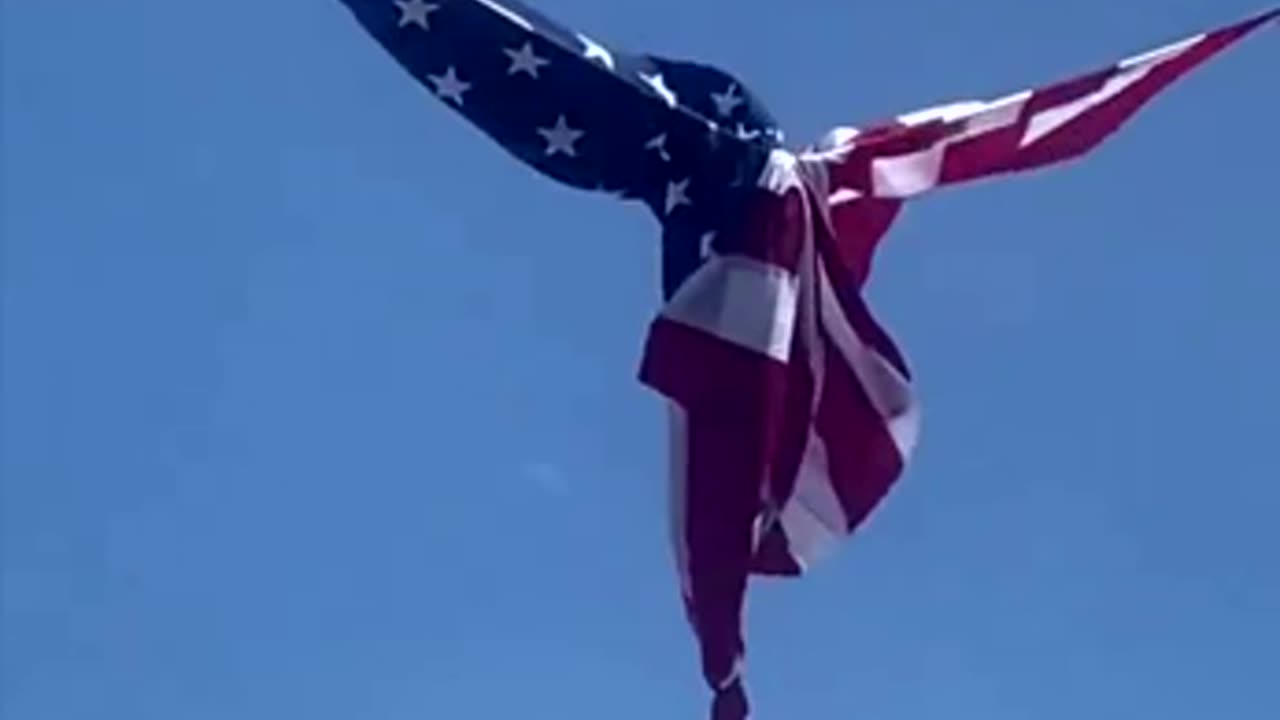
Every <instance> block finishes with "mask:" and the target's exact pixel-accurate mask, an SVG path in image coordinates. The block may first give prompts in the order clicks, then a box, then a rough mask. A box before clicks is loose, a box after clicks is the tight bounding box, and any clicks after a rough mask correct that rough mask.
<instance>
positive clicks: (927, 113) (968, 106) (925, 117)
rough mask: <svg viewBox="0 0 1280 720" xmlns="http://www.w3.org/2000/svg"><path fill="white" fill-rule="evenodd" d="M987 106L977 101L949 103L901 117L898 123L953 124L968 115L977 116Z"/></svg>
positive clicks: (914, 111)
mask: <svg viewBox="0 0 1280 720" xmlns="http://www.w3.org/2000/svg"><path fill="white" fill-rule="evenodd" d="M986 106H987V104H986V103H983V102H978V101H977V100H961V101H959V102H953V103H947V104H946V105H937V106H935V107H929V108H924V109H922V110H913V111H911V112H909V113H906V114H904V115H899V116H898V122H901V123H902V124H904V125H923V124H925V123H928V122H932V121H934V120H941V121H943V122H951V121H952V120H959V119H960V118H962V117H965V116H968V115H976V114H978V112H980V111H981V110H982V109H983V108H985V107H986Z"/></svg>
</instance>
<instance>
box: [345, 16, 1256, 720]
mask: <svg viewBox="0 0 1280 720" xmlns="http://www.w3.org/2000/svg"><path fill="white" fill-rule="evenodd" d="M343 2H344V4H346V5H347V7H348V8H349V9H350V10H351V11H352V13H353V14H354V15H355V18H356V19H357V20H358V21H359V23H360V25H361V26H363V27H364V29H365V30H366V31H367V32H368V33H369V34H370V35H371V36H372V37H373V38H374V39H376V41H377V42H378V43H379V44H381V45H382V47H383V48H385V50H386V51H387V52H388V53H389V54H390V55H391V57H392V58H394V59H395V60H396V61H397V62H398V63H399V64H400V65H401V66H402V67H403V69H404V70H406V71H408V73H409V74H410V75H412V76H413V77H414V78H415V79H416V80H417V81H418V82H419V83H421V84H422V85H423V86H424V87H425V88H426V89H427V90H429V91H430V92H431V93H433V94H434V95H436V96H437V97H438V98H439V99H440V100H441V101H442V102H443V103H445V104H446V105H447V106H449V107H451V108H453V109H454V110H455V111H457V112H458V113H460V114H461V115H462V117H464V118H465V119H466V120H467V121H469V122H470V123H471V124H473V125H474V126H475V127H476V128H478V129H479V130H480V131H482V132H483V133H484V134H486V135H487V136H489V137H490V138H491V139H492V140H493V141H495V142H496V143H497V144H498V145H499V146H501V147H502V148H504V149H505V150H506V151H507V152H509V153H510V154H512V155H514V156H515V157H516V158H518V159H519V160H521V161H522V162H524V163H525V164H527V165H528V166H530V167H532V168H535V169H536V170H537V171H539V172H540V173H542V174H544V175H546V176H549V177H550V178H552V179H554V180H556V181H559V182H561V183H564V184H567V185H570V186H572V187H576V188H581V189H583V190H587V191H595V192H600V193H603V194H607V195H613V196H615V197H616V198H618V199H620V200H623V201H628V202H639V203H642V204H643V205H645V206H647V208H648V209H649V210H650V211H651V212H652V214H653V215H654V216H655V218H656V220H657V222H658V224H659V226H660V228H661V233H662V289H663V298H664V304H663V306H662V308H661V310H660V312H659V313H658V314H657V316H656V318H655V319H654V321H653V323H652V325H651V326H650V328H649V334H648V338H647V341H646V343H645V350H644V356H643V358H642V361H641V365H640V373H639V376H640V379H641V380H642V382H644V383H645V384H646V385H648V386H649V387H651V388H653V389H654V390H655V391H656V392H658V393H659V394H660V395H661V396H663V397H664V398H665V399H666V401H667V405H668V407H669V414H670V444H671V447H670V480H671V540H672V547H673V552H674V557H675V564H676V567H677V572H678V577H679V586H680V591H681V596H682V598H683V602H684V607H685V611H686V614H687V617H688V620H689V623H690V625H691V626H692V628H693V630H694V632H695V634H696V635H697V638H698V643H699V647H700V650H701V666H702V672H703V675H704V676H705V679H706V682H707V683H708V685H709V686H710V688H711V690H712V693H713V701H712V709H711V716H712V718H713V719H714V720H743V719H744V718H746V717H747V716H748V714H749V709H748V702H747V696H746V693H745V690H744V684H743V675H742V673H743V660H744V657H745V647H744V642H743V631H742V613H743V601H744V597H745V593H746V587H747V583H748V580H749V578H750V577H751V576H753V575H768V576H798V575H801V574H803V573H804V571H805V570H806V569H807V568H809V567H811V566H812V565H813V564H814V562H815V561H817V560H818V559H819V558H820V557H821V556H822V555H823V554H824V553H825V552H827V551H828V550H829V549H831V548H832V546H833V545H835V544H836V543H837V542H838V541H839V540H841V539H842V538H844V537H847V536H848V535H850V534H852V533H853V532H854V530H855V529H856V528H858V527H859V525H860V524H861V523H862V521H863V520H864V519H865V518H866V517H867V516H868V515H869V514H870V513H871V512H872V510H873V509H874V508H875V507H876V505H877V504H878V503H879V502H880V500H881V499H882V498H883V497H884V496H885V495H886V493H887V492H888V491H889V489H890V488H891V486H892V485H893V484H894V483H895V481H896V480H897V479H898V477H899V476H900V475H901V473H902V472H903V468H904V466H905V464H906V462H907V460H908V459H909V458H910V456H911V454H912V450H913V448H914V447H915V445H916V440H917V437H918V435H919V430H920V410H919V407H918V405H917V402H916V400H915V397H914V395H913V393H912V385H911V374H910V371H909V369H908V366H907V363H906V361H905V360H904V358H903V355H902V353H901V352H900V351H899V350H898V348H897V347H896V346H895V344H894V342H893V341H892V339H891V338H890V337H889V335H888V333H886V332H885V330H884V329H883V328H882V327H881V326H880V325H879V323H877V322H876V319H875V318H874V316H873V315H872V313H871V311H870V309H869V308H868V307H867V305H866V303H865V301H864V299H863V295H862V290H863V285H864V284H865V282H866V281H867V277H868V274H869V272H870V268H871V264H872V258H873V255H874V252H875V249H876V246H877V244H878V243H879V241H880V239H881V238H882V237H884V235H885V234H886V232H887V231H888V230H889V227H890V226H891V225H892V223H893V221H894V219H895V218H896V217H897V215H898V213H899V212H900V210H901V209H902V206H903V204H904V202H905V201H907V200H908V199H911V198H916V197H919V196H921V195H924V194H926V193H928V192H929V191H931V190H934V189H937V188H942V187H945V186H950V185H957V184H960V183H963V182H967V181H970V180H977V179H981V178H988V177H992V176H997V175H1003V174H1008V173H1014V172H1019V171H1026V170H1032V169H1036V168H1041V167H1045V166H1048V165H1053V164H1056V163H1061V162H1063V161H1067V160H1071V159H1073V158H1076V157H1079V156H1081V155H1083V154H1085V153H1086V152H1088V151H1089V150H1091V149H1092V148H1094V147H1096V146H1097V145H1099V144H1100V143H1101V142H1102V141H1103V140H1104V139H1105V138H1107V137H1108V136H1109V135H1111V134H1112V133H1113V132H1114V131H1116V130H1117V129H1118V128H1119V127H1120V126H1121V125H1122V124H1123V123H1125V121H1127V120H1128V119H1129V118H1130V117H1132V116H1133V115H1134V114H1135V113H1136V112H1137V111H1138V110H1139V109H1140V108H1141V107H1142V106H1143V105H1144V104H1145V103H1147V102H1148V101H1149V100H1151V99H1152V97H1153V96H1155V95H1156V94H1157V93H1158V92H1160V91H1161V90H1163V89H1164V88H1165V87H1167V86H1168V85H1169V84H1170V83H1172V82H1173V81H1175V80H1177V79H1178V78H1179V77H1181V76H1183V75H1184V74H1185V73H1187V72H1188V71H1190V70H1192V69H1193V68H1194V67H1196V66H1197V65H1199V64H1200V63H1202V62H1204V61H1206V60H1208V59H1209V58H1210V57H1212V56H1213V55H1215V54H1216V53H1218V52H1219V51H1221V50H1223V49H1225V48H1226V47H1228V46H1229V45H1231V44H1232V43H1234V42H1236V41H1237V40H1239V39H1240V38H1242V37H1244V36H1245V35H1246V34H1248V33H1250V32H1251V31H1254V30H1256V29H1258V28H1260V27H1262V26H1264V25H1266V24H1268V23H1270V22H1271V21H1274V20H1276V18H1277V17H1278V16H1280V10H1271V11H1268V12H1265V13H1260V14H1258V15H1257V16H1255V17H1253V18H1251V19H1249V20H1246V21H1243V22H1240V23H1237V24H1234V25H1231V26H1228V27H1224V28H1221V29H1218V30H1214V31H1212V32H1208V33H1203V34H1200V35H1196V36H1194V37H1190V38H1187V39H1184V40H1181V41H1179V42H1175V43H1173V44H1170V45H1166V46H1164V47H1160V48H1158V49H1155V50H1152V51H1150V52H1145V53H1142V54H1140V55H1135V56H1133V57H1130V58H1126V59H1124V60H1122V61H1120V62H1118V63H1116V64H1114V65H1110V66H1107V67H1104V68H1100V69H1098V70H1096V71H1094V72H1090V73H1087V74H1083V75H1080V76H1078V77H1073V78H1070V79H1067V80H1064V81H1062V82H1057V83H1054V84H1049V85H1045V86H1043V87H1039V88H1035V89H1031V90H1025V91H1022V92H1015V93H1011V94H1008V95H1005V96H1003V97H999V98H995V99H990V100H972V101H964V102H955V103H949V104H946V105H941V106H937V107H931V108H928V109H924V110H919V111H916V112H912V113H908V114H904V115H901V116H898V117H896V118H893V119H892V120H889V121H885V122H879V123H875V124H873V125H872V126H871V127H867V128H861V129H859V128H855V127H837V128H834V129H833V130H831V132H829V133H828V134H827V136H826V137H824V138H823V139H822V140H821V141H820V142H818V143H816V144H814V145H810V146H807V147H804V148H798V149H787V148H786V147H784V146H783V135H782V132H781V131H780V130H779V128H778V125H777V123H776V122H775V121H774V119H773V118H772V117H771V116H770V114H769V112H768V110H767V109H766V108H765V107H764V105H763V104H762V103H761V102H760V100H759V99H758V98H757V97H756V96H755V95H754V94H753V93H752V92H751V91H750V90H749V89H748V87H747V86H746V85H745V84H744V83H743V82H741V81H740V80H738V79H737V78H735V77H733V76H732V75H730V74H728V73H726V72H724V71H723V70H720V69H717V68H715V67H710V66H707V65H702V64H699V63H696V62H691V61H687V60H680V59H672V58H665V57H659V56H656V55H647V54H639V53H632V52H627V51H624V50H622V49H620V48H617V47H614V46H612V45H610V44H607V43H605V42H602V41H600V40H598V39H596V38H594V37H592V36H588V35H586V34H583V33H581V32H576V31H574V30H571V29H569V28H566V27H564V26H563V25H560V24H558V23H556V22H554V21H552V20H550V19H548V18H547V17H545V16H543V15H542V14H540V13H539V12H537V11H536V10H535V9H534V8H531V7H529V6H527V5H525V4H523V3H520V2H516V1H515V0H504V1H503V2H501V3H500V2H497V1H496V0H433V1H428V0H343Z"/></svg>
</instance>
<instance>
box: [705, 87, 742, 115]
mask: <svg viewBox="0 0 1280 720" xmlns="http://www.w3.org/2000/svg"><path fill="white" fill-rule="evenodd" d="M711 101H712V102H714V103H715V104H716V112H718V113H720V115H721V116H722V117H730V116H731V115H733V111H734V110H736V109H737V108H738V106H739V105H741V104H742V103H743V102H744V101H743V99H742V98H741V97H739V96H738V86H737V85H735V84H730V85H729V89H728V90H725V91H724V92H723V93H714V92H713V93H711Z"/></svg>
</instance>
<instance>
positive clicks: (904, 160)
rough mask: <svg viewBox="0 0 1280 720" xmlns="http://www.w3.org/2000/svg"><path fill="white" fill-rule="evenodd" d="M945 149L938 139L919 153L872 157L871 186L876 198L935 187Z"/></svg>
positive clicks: (897, 195) (911, 193) (900, 195)
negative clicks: (934, 143)
mask: <svg viewBox="0 0 1280 720" xmlns="http://www.w3.org/2000/svg"><path fill="white" fill-rule="evenodd" d="M946 149H947V146H946V143H941V142H940V143H938V144H936V145H934V146H933V147H931V148H928V149H926V150H921V151H920V152H914V153H909V154H906V155H897V156H894V157H882V158H876V159H875V160H873V161H872V162H871V182H872V185H871V187H872V188H873V191H874V192H875V195H876V197H882V198H905V197H909V196H911V195H917V194H919V193H922V192H925V191H926V190H930V189H932V188H934V187H937V185H938V179H939V178H941V177H942V160H943V157H944V156H945V153H946Z"/></svg>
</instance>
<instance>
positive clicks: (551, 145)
mask: <svg viewBox="0 0 1280 720" xmlns="http://www.w3.org/2000/svg"><path fill="white" fill-rule="evenodd" d="M538 134H539V135H541V136H542V137H543V139H545V140H546V141H547V154H548V155H555V154H556V153H558V152H562V153H564V154H565V155H568V156H569V157H577V156H578V151H577V149H576V148H574V147H573V144H574V143H575V142H577V141H578V140H579V139H581V138H582V136H583V135H585V134H586V133H584V132H583V131H581V130H574V129H573V128H571V127H569V124H568V122H566V121H565V119H564V116H563V115H561V116H560V117H559V118H557V119H556V125H555V127H550V128H538Z"/></svg>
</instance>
